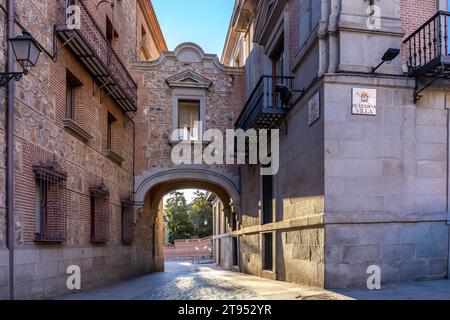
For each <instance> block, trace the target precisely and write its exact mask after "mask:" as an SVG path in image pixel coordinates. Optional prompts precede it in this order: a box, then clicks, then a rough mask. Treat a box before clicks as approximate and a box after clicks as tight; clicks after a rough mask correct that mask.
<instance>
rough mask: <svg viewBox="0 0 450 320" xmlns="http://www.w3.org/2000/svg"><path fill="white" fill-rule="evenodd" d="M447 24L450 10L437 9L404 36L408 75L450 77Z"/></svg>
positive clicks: (449, 23)
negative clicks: (414, 29) (411, 32)
mask: <svg viewBox="0 0 450 320" xmlns="http://www.w3.org/2000/svg"><path fill="white" fill-rule="evenodd" d="M449 26H450V12H445V11H439V12H438V13H436V14H435V15H434V16H433V17H432V18H430V19H429V20H428V21H427V22H425V23H424V24H423V25H422V26H421V27H420V28H419V29H417V30H416V31H415V32H414V33H413V34H411V35H410V36H409V37H408V38H406V40H405V41H404V44H405V45H406V50H407V51H408V53H409V58H408V67H409V75H410V76H413V77H422V76H425V77H434V78H450V51H449V49H450V48H449Z"/></svg>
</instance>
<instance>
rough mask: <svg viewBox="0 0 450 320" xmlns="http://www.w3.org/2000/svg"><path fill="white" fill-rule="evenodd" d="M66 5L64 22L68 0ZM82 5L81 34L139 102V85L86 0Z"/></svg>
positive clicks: (120, 84) (126, 90)
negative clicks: (96, 19)
mask: <svg viewBox="0 0 450 320" xmlns="http://www.w3.org/2000/svg"><path fill="white" fill-rule="evenodd" d="M62 2H63V5H64V10H63V11H64V24H65V21H66V18H67V16H68V12H67V7H66V0H62ZM76 4H77V5H79V7H80V22H81V23H80V27H81V28H80V30H78V31H79V33H80V34H81V36H82V37H83V38H84V39H85V40H86V41H87V42H88V44H89V46H90V47H91V48H92V50H93V51H94V52H95V54H96V55H97V56H98V57H99V59H100V60H101V61H102V63H103V64H104V65H105V67H106V68H107V69H108V71H109V74H110V76H111V78H113V80H114V81H115V82H116V83H117V84H118V85H119V86H120V87H121V88H122V90H123V91H124V92H125V94H126V95H127V96H128V98H129V99H130V100H131V101H132V103H133V104H134V105H136V103H137V85H136V83H135V82H134V80H133V78H132V77H131V75H130V74H129V72H128V71H127V68H126V67H125V65H124V63H123V62H122V59H121V58H120V57H119V56H118V54H117V53H116V51H115V50H114V49H113V47H112V45H111V44H110V43H109V41H108V39H107V38H106V35H105V34H104V33H103V31H102V29H101V28H100V26H99V25H98V23H97V22H96V21H95V19H94V17H93V15H92V13H91V12H90V11H89V9H88V8H87V6H86V4H85V1H84V0H78V1H77V2H76Z"/></svg>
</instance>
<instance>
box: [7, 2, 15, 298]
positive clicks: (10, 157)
mask: <svg viewBox="0 0 450 320" xmlns="http://www.w3.org/2000/svg"><path fill="white" fill-rule="evenodd" d="M14 15H15V14H14V0H8V39H11V38H14ZM7 44H8V56H7V70H8V72H14V54H13V50H12V47H11V43H10V42H9V41H7ZM7 91H8V93H7V98H6V99H7V118H6V119H7V120H6V127H7V130H6V215H7V220H8V223H7V230H8V240H7V245H8V250H9V298H10V299H11V300H14V81H12V80H11V81H9V82H8V86H7Z"/></svg>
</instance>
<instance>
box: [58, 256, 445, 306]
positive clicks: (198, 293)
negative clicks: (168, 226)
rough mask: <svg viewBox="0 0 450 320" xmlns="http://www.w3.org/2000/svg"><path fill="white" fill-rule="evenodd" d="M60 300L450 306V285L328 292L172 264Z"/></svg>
mask: <svg viewBox="0 0 450 320" xmlns="http://www.w3.org/2000/svg"><path fill="white" fill-rule="evenodd" d="M58 299H60V300H353V299H357V300H450V281H448V280H441V281H424V282H415V283H409V284H396V285H389V286H384V287H383V289H382V290H374V291H369V290H367V289H345V290H333V291H330V290H324V289H320V288H313V287H308V286H302V285H297V284H292V283H287V282H281V281H273V280H267V279H263V278H259V277H255V276H250V275H246V274H242V273H236V272H230V271H224V270H219V269H217V268H215V267H214V266H213V265H198V266H195V265H192V264H190V263H188V262H168V263H166V272H162V273H154V274H150V275H148V276H144V277H140V278H136V279H132V280H129V281H125V282H121V283H118V284H115V285H111V286H106V287H102V288H98V289H94V290H90V291H86V292H82V293H78V294H72V295H68V296H64V297H60V298H58Z"/></svg>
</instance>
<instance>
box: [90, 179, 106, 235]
mask: <svg viewBox="0 0 450 320" xmlns="http://www.w3.org/2000/svg"><path fill="white" fill-rule="evenodd" d="M89 191H90V207H91V243H95V244H102V243H106V242H108V234H109V232H108V229H109V202H108V197H109V192H108V191H107V190H106V188H105V185H104V184H100V185H98V186H94V187H92V188H90V189H89Z"/></svg>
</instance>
